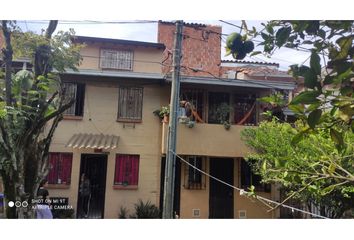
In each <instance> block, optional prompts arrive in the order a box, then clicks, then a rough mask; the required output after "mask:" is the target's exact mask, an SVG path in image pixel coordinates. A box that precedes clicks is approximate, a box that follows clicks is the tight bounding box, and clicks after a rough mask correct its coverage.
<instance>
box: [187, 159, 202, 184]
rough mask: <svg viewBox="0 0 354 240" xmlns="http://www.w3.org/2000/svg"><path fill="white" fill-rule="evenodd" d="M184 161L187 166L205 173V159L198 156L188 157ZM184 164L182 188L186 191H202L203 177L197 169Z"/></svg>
mask: <svg viewBox="0 0 354 240" xmlns="http://www.w3.org/2000/svg"><path fill="white" fill-rule="evenodd" d="M186 160H187V161H188V163H189V164H191V165H192V166H194V167H196V168H197V169H201V170H202V171H205V159H204V158H202V157H198V156H188V157H186ZM192 166H189V165H187V164H185V171H184V187H185V188H186V189H204V188H205V175H204V174H202V173H201V172H200V171H198V170H197V169H195V168H193V167H192Z"/></svg>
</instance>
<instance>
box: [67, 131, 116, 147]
mask: <svg viewBox="0 0 354 240" xmlns="http://www.w3.org/2000/svg"><path fill="white" fill-rule="evenodd" d="M118 140H119V136H115V135H104V134H91V133H77V134H74V135H73V136H72V137H71V138H70V140H69V141H68V143H67V144H66V147H71V148H78V149H80V148H92V149H115V148H117V147H118Z"/></svg>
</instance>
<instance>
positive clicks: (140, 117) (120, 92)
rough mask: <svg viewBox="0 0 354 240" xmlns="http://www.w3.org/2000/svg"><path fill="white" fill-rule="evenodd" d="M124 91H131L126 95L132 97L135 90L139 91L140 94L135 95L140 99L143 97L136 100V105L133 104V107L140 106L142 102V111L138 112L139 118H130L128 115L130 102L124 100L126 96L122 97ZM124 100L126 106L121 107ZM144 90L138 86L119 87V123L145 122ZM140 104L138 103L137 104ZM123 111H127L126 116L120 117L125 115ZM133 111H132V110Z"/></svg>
mask: <svg viewBox="0 0 354 240" xmlns="http://www.w3.org/2000/svg"><path fill="white" fill-rule="evenodd" d="M123 90H126V91H127V90H129V91H128V92H126V93H124V94H125V95H131V94H132V92H131V91H133V90H139V91H140V92H138V93H134V94H137V95H139V97H141V99H138V100H134V103H132V104H133V105H135V106H136V105H139V101H140V111H139V112H138V115H139V116H138V117H128V116H127V115H128V114H127V109H128V108H129V107H128V104H129V103H128V101H127V100H124V96H123V97H122V96H121V94H122V91H123ZM122 99H123V101H125V102H124V105H125V106H122V105H121V102H122V101H121V100H122ZM143 101H144V88H143V87H137V86H119V87H118V110H117V122H130V123H141V122H142V121H143V107H144V102H143ZM136 102H138V103H136ZM123 109H125V110H126V112H125V116H120V115H123V113H122V111H124V110H123ZM134 109H135V108H134ZM130 111H131V110H130ZM133 111H134V110H133Z"/></svg>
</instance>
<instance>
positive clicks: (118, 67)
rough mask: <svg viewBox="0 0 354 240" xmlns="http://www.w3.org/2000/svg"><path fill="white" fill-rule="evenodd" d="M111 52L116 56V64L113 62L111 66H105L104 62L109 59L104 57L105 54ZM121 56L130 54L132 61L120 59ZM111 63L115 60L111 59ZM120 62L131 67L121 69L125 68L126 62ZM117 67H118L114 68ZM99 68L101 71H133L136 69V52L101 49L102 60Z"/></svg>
mask: <svg viewBox="0 0 354 240" xmlns="http://www.w3.org/2000/svg"><path fill="white" fill-rule="evenodd" d="M105 52H107V53H109V52H111V54H116V57H115V58H116V59H115V60H114V61H115V62H113V63H112V62H111V63H110V64H106V65H105V66H104V61H105V60H106V58H107V57H105V56H104V53H105ZM119 54H129V55H130V56H129V57H130V59H129V60H127V59H125V60H124V59H123V58H121V59H119ZM110 61H113V58H112V59H110ZM120 61H126V63H129V67H120V66H122V65H123V66H124V62H123V63H120ZM108 65H110V66H108ZM112 65H116V66H112ZM99 68H100V69H109V70H123V71H133V68H134V51H133V50H126V49H111V48H101V49H100V59H99Z"/></svg>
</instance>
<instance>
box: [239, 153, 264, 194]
mask: <svg viewBox="0 0 354 240" xmlns="http://www.w3.org/2000/svg"><path fill="white" fill-rule="evenodd" d="M261 180H262V178H261V176H260V175H257V174H254V173H253V172H252V169H251V166H250V165H249V164H248V163H247V162H246V161H245V160H243V159H241V187H242V188H243V189H247V188H249V187H250V186H251V185H253V186H254V187H255V190H257V191H262V192H270V188H271V187H270V184H264V183H261Z"/></svg>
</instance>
